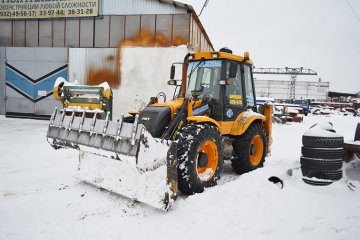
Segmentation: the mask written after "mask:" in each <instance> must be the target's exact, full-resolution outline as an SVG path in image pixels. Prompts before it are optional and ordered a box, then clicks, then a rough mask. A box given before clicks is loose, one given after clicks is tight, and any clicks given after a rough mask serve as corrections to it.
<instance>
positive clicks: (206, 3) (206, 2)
mask: <svg viewBox="0 0 360 240" xmlns="http://www.w3.org/2000/svg"><path fill="white" fill-rule="evenodd" d="M208 3H209V0H205V2H204V5H203V6H202V8H201V11H200V14H199V17H200V15H201V13H202V12H203V10H204V8H205V7H206V6H207V5H208Z"/></svg>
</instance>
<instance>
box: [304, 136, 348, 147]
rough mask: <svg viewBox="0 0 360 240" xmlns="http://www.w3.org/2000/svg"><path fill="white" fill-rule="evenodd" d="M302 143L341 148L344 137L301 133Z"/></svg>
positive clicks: (311, 145) (309, 145)
mask: <svg viewBox="0 0 360 240" xmlns="http://www.w3.org/2000/svg"><path fill="white" fill-rule="evenodd" d="M302 143H303V145H304V146H305V147H311V148H341V147H343V144H344V137H321V136H304V135H303V136H302Z"/></svg>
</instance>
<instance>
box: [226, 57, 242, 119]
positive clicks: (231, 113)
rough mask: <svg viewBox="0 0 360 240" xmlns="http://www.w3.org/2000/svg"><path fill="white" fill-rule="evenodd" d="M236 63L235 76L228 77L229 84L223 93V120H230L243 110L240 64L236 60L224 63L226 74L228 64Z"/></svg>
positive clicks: (228, 69)
mask: <svg viewBox="0 0 360 240" xmlns="http://www.w3.org/2000/svg"><path fill="white" fill-rule="evenodd" d="M231 64H236V69H237V70H236V76H235V77H234V78H228V80H230V84H229V85H226V87H225V94H224V110H223V111H224V114H223V116H224V120H225V121H232V120H234V119H236V117H237V116H238V115H239V114H240V113H241V112H242V111H244V95H243V84H242V83H243V81H242V79H243V77H242V74H241V64H240V63H238V62H232V61H227V62H226V63H225V71H226V74H227V75H228V73H229V72H230V65H231Z"/></svg>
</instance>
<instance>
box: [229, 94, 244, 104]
mask: <svg viewBox="0 0 360 240" xmlns="http://www.w3.org/2000/svg"><path fill="white" fill-rule="evenodd" d="M229 99H230V104H234V105H242V97H241V95H240V94H230V96H229Z"/></svg>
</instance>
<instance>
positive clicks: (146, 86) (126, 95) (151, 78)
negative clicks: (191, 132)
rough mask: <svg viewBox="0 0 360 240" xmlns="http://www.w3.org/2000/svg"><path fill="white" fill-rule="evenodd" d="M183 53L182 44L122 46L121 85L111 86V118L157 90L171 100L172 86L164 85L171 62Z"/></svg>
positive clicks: (137, 105)
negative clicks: (139, 46)
mask: <svg viewBox="0 0 360 240" xmlns="http://www.w3.org/2000/svg"><path fill="white" fill-rule="evenodd" d="M187 52H188V49H187V47H185V46H180V47H171V48H124V49H123V55H122V68H121V69H122V71H121V73H122V75H121V86H120V87H119V88H118V89H113V92H114V101H113V113H114V115H113V116H114V119H117V118H119V117H120V116H121V114H122V113H127V112H128V111H130V110H137V109H138V108H141V107H144V105H145V104H147V103H148V102H149V100H150V97H152V96H156V95H157V94H158V93H159V92H164V93H165V94H166V96H167V99H168V100H169V99H171V98H172V96H173V93H174V89H175V87H174V86H168V85H167V81H168V80H169V77H170V66H171V64H172V63H174V62H182V61H183V59H184V57H185V55H186V53H187ZM178 73H179V72H178ZM161 100H162V99H161Z"/></svg>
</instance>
